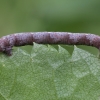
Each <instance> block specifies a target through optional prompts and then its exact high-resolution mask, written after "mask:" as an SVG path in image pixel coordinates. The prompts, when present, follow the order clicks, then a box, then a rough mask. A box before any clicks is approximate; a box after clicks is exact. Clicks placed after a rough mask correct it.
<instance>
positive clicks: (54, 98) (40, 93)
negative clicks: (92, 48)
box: [0, 44, 100, 100]
mask: <svg viewBox="0 0 100 100" xmlns="http://www.w3.org/2000/svg"><path fill="white" fill-rule="evenodd" d="M99 99H100V59H98V58H97V57H96V56H94V55H92V54H90V53H88V52H86V51H84V50H81V49H79V48H77V47H76V46H75V47H74V51H73V54H72V55H70V54H69V53H68V52H67V50H66V49H64V48H62V47H61V46H58V50H57V49H55V48H54V47H52V46H51V45H48V46H46V45H40V44H34V46H33V50H32V52H31V54H28V53H27V52H26V51H23V50H21V49H18V50H17V52H14V53H13V55H12V56H11V57H7V56H5V55H3V54H1V55H0V100H99Z"/></svg>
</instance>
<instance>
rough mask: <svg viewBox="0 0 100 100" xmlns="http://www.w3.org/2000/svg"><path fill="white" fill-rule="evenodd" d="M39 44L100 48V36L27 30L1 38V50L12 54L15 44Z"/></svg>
mask: <svg viewBox="0 0 100 100" xmlns="http://www.w3.org/2000/svg"><path fill="white" fill-rule="evenodd" d="M33 42H36V43H39V44H68V45H88V46H93V47H96V48H98V49H99V50H100V36H98V35H94V34H85V33H70V32H27V33H16V34H11V35H7V36H3V37H1V38H0V52H4V53H5V54H7V55H9V56H10V55H12V47H13V46H24V45H33Z"/></svg>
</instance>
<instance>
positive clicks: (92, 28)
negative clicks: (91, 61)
mask: <svg viewBox="0 0 100 100" xmlns="http://www.w3.org/2000/svg"><path fill="white" fill-rule="evenodd" d="M30 31H31V32H35V31H64V32H65V31H66V32H82V33H94V34H98V35H99V33H100V0H0V36H3V35H6V34H12V33H17V32H30ZM79 47H80V48H83V49H86V50H88V51H89V52H91V53H93V54H97V49H95V48H93V47H87V46H79ZM26 48H28V47H26Z"/></svg>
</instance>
